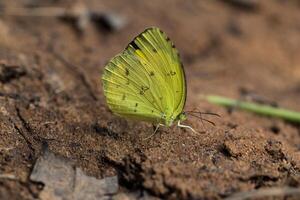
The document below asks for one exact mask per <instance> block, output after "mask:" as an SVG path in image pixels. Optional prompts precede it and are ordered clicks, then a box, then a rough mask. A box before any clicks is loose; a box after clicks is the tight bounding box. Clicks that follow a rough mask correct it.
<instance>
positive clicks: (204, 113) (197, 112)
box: [186, 110, 221, 117]
mask: <svg viewBox="0 0 300 200" xmlns="http://www.w3.org/2000/svg"><path fill="white" fill-rule="evenodd" d="M186 113H196V114H200V115H213V116H217V117H221V115H219V114H217V113H212V112H201V111H198V110H196V111H195V110H191V111H186Z"/></svg>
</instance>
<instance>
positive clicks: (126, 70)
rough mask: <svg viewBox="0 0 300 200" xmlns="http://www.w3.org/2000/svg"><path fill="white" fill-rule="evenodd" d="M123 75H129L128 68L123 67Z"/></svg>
mask: <svg viewBox="0 0 300 200" xmlns="http://www.w3.org/2000/svg"><path fill="white" fill-rule="evenodd" d="M125 75H126V76H128V75H129V69H127V68H125Z"/></svg>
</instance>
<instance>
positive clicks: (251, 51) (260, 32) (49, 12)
mask: <svg viewBox="0 0 300 200" xmlns="http://www.w3.org/2000/svg"><path fill="white" fill-rule="evenodd" d="M299 11H300V1H299V0H266V1H259V0H213V1H210V0H205V1H198V0H188V1H187V0H165V1H160V0H152V1H140V0H110V1H106V0H86V1H83V0H82V1H80V0H44V1H40V0H14V1H6V0H2V1H0V107H1V115H0V116H1V119H0V120H1V121H0V124H1V125H0V127H1V130H0V132H1V138H2V139H1V141H0V150H1V149H2V150H1V152H2V154H1V155H2V158H1V167H0V170H1V171H2V173H9V174H14V175H15V176H16V177H18V180H20V182H17V183H15V182H13V183H12V182H9V181H8V182H7V181H5V180H4V181H2V180H1V179H0V181H1V183H2V184H3V185H5V187H4V188H2V189H1V193H2V195H3V197H15V198H16V199H17V198H25V197H28V198H29V197H30V198H31V197H32V194H34V195H36V196H38V194H39V192H40V190H39V189H38V188H39V186H36V185H35V184H33V183H32V182H31V181H29V180H28V176H29V174H30V172H31V170H32V168H33V166H34V163H35V161H36V159H37V158H38V157H39V156H40V155H41V154H42V152H43V144H45V143H47V145H48V146H49V148H50V149H51V151H53V152H55V153H57V154H59V155H63V156H65V157H67V158H69V159H71V160H73V161H74V162H75V163H76V166H80V167H81V168H82V169H83V171H85V172H86V173H87V174H89V175H92V176H95V177H98V178H101V177H105V176H108V175H113V174H116V171H118V172H120V170H121V168H118V167H116V166H123V165H122V162H121V161H123V159H124V157H126V156H128V154H129V155H133V152H135V153H136V152H137V150H136V149H139V151H138V152H140V151H141V152H143V153H144V154H145V155H147V158H148V159H150V160H151V162H152V164H153V165H156V164H158V163H163V164H165V163H168V162H169V159H170V158H174V160H176V159H179V158H182V160H180V159H179V160H178V161H176V162H178V163H180V166H181V168H180V167H179V168H176V170H178V171H176V170H175V172H173V173H175V174H176V175H177V176H176V177H177V178H178V177H179V178H178V179H176V181H178V182H180V183H182V184H183V185H180V184H179V183H178V182H176V181H175V182H176V184H177V185H176V184H175V183H174V182H172V181H174V180H173V179H172V181H171V182H172V184H173V185H172V184H171V183H170V185H172V187H174V188H173V189H172V190H171V189H170V188H169V189H166V188H168V187H167V186H166V185H163V186H160V185H159V184H158V185H157V184H155V183H157V182H155V181H157V180H156V179H155V178H153V177H152V176H150V175H149V176H150V177H152V178H149V177H148V176H147V173H148V172H149V171H147V172H144V171H143V173H144V174H143V178H144V179H143V181H144V180H148V179H147V178H149V182H146V183H145V182H143V181H141V182H142V183H140V184H141V185H142V188H144V189H145V188H146V189H147V190H148V191H150V193H151V194H155V195H156V196H159V197H165V198H172V197H176V195H178V196H177V197H181V198H183V199H188V197H191V196H192V197H195V198H199V197H207V198H209V197H216V198H221V197H226V196H228V195H229V194H232V193H233V192H234V191H240V190H249V189H253V188H257V187H256V186H257V182H255V181H254V182H255V183H253V182H251V181H250V182H247V183H245V181H242V179H240V178H238V177H237V174H240V173H241V172H240V171H239V172H238V173H237V174H235V172H234V170H233V169H234V168H236V167H237V166H239V167H241V166H240V165H238V164H237V163H235V162H232V163H231V164H232V167H231V168H226V167H228V165H227V164H228V163H227V164H226V162H225V164H224V163H223V161H220V163H219V166H218V167H220V168H221V169H222V170H225V169H226V170H228V173H229V172H230V173H229V174H230V175H228V176H229V178H228V177H227V178H228V179H227V178H224V180H223V179H222V180H219V179H218V178H217V177H219V175H218V173H217V172H215V171H214V172H211V171H210V172H209V173H213V175H212V176H211V177H205V178H204V179H202V178H203V177H202V178H201V179H200V177H198V178H199V179H197V178H195V180H194V179H193V180H194V181H195V182H194V183H195V184H196V185H198V186H197V187H199V188H196V189H195V188H194V189H186V188H185V187H186V185H184V184H185V183H188V182H189V181H190V179H189V178H186V177H190V178H194V177H195V176H194V175H193V173H196V172H195V171H193V170H194V169H195V170H196V169H197V170H198V169H199V168H200V164H199V163H204V162H206V161H207V160H206V159H208V157H209V156H208V155H212V154H213V155H217V158H218V159H221V158H223V157H226V155H227V154H226V153H225V154H224V152H223V151H221V150H220V151H219V150H218V149H220V148H221V147H223V146H224V144H223V141H224V140H225V139H226V138H227V136H226V134H227V132H226V130H227V129H226V128H224V127H227V126H228V127H231V128H233V129H235V128H234V127H237V126H238V125H241V126H243V125H244V124H250V125H246V127H243V130H245V131H246V132H247V131H249V132H250V133H252V132H251V131H254V132H255V134H258V133H259V135H260V136H259V138H258V139H257V140H258V141H262V144H265V143H264V142H266V141H267V140H269V139H270V138H271V139H272V138H273V137H275V136H274V135H272V134H274V132H275V133H276V134H277V135H276V138H277V139H278V140H279V141H280V144H281V143H283V144H285V145H286V146H285V148H286V149H292V150H290V151H289V152H292V153H290V155H294V154H295V155H297V156H298V157H297V158H296V157H295V158H294V157H293V156H291V157H293V158H294V165H293V166H294V168H293V169H294V170H296V169H297V170H298V171H299V168H297V166H298V167H299V164H300V162H299V161H300V158H299V142H300V137H299V127H298V126H293V125H290V124H286V123H284V122H282V121H276V120H275V121H274V120H268V119H262V118H258V117H255V116H253V115H246V116H244V115H240V114H237V115H234V116H231V115H229V114H228V115H227V113H226V112H225V111H224V110H222V109H220V108H217V107H216V106H211V105H209V104H208V103H205V102H203V101H201V99H200V95H201V94H216V95H223V96H226V97H232V98H236V99H243V100H250V101H254V102H260V103H264V104H267V105H272V106H282V107H286V108H289V109H293V110H298V111H300V105H299V100H300V56H299V53H300V37H299V33H300V12H299ZM151 26H156V27H159V28H160V29H162V30H163V31H164V32H166V34H167V35H168V36H169V37H170V38H171V40H172V41H173V43H174V44H175V45H176V48H177V49H178V51H179V52H180V56H181V59H182V62H183V65H184V67H185V71H186V78H187V86H188V98H187V103H186V108H187V109H191V108H195V107H196V108H199V109H200V110H203V111H213V112H216V113H221V114H223V116H222V119H221V122H218V121H217V122H216V123H217V125H218V128H216V129H213V130H210V131H211V132H212V133H211V136H213V135H214V134H213V133H215V134H216V135H217V136H218V137H219V139H215V140H212V141H210V139H211V138H213V137H211V138H210V137H208V135H206V136H201V137H208V138H207V140H205V139H203V138H202V139H201V140H202V141H205V142H207V143H205V144H204V143H203V144H198V146H197V145H196V146H193V145H194V144H193V142H192V141H198V140H196V139H192V138H189V137H190V136H189V135H188V134H186V133H184V134H182V133H181V134H178V135H176V134H175V133H174V136H173V135H172V136H170V134H169V135H167V136H168V137H174V140H172V139H170V138H167V137H164V136H161V137H162V138H159V139H157V140H158V141H154V144H155V142H156V144H157V143H159V145H161V146H159V147H155V148H157V149H156V150H153V151H152V150H149V149H148V146H147V145H146V144H145V142H137V138H135V136H134V134H133V133H136V132H139V133H140V132H143V131H145V130H150V132H151V130H152V129H151V127H150V128H149V126H146V125H136V124H134V123H130V122H129V124H128V123H127V122H126V120H122V119H119V118H117V117H113V116H112V114H111V113H110V112H109V111H108V109H107V106H106V104H105V100H104V96H103V93H102V85H101V81H100V77H101V74H102V71H103V68H104V66H105V64H106V63H107V62H108V61H109V60H110V59H111V58H112V57H113V56H115V55H116V54H118V53H120V52H121V51H122V50H123V49H124V48H125V47H126V46H127V44H128V43H129V42H130V41H131V40H132V39H133V38H134V37H135V36H136V35H138V34H139V33H140V32H142V31H144V30H145V29H146V28H147V27H151ZM191 123H192V125H193V127H196V128H199V129H202V126H201V124H200V125H199V122H198V121H192V122H191ZM274 127H275V128H274ZM124 129H128V130H130V131H129V132H132V134H133V136H132V135H130V134H129V135H128V134H124ZM111 130H112V131H111ZM281 130H284V131H281ZM218 131H219V132H218ZM280 131H281V132H280ZM177 132H178V131H177ZM177 132H176V133H177ZM217 132H218V133H217ZM224 132H226V134H225V133H224ZM278 133H279V134H278ZM20 134H21V135H20ZM253 134H254V133H253ZM183 135H184V136H183ZM216 135H215V136H216ZM250 135H251V134H250ZM182 137H183V138H182ZM249 137H250V136H249ZM251 137H254V136H253V135H252V136H251ZM251 137H250V138H248V139H245V141H249V144H248V143H247V145H248V146H247V145H244V146H242V147H240V146H239V147H237V148H236V149H243V148H246V150H245V152H246V151H248V150H249V149H248V150H247V148H250V146H251V148H252V145H254V144H252V143H251V141H250V140H252V138H251ZM224 138H225V139H224ZM229 138H230V137H229ZM198 139H199V138H198ZM227 139H228V138H227ZM233 140H234V139H233ZM16 141H18V142H17V143H16ZM171 141H173V142H174V143H172V142H171ZM182 141H186V142H188V141H190V147H191V149H190V150H186V151H184V150H182V146H180V145H181V142H182ZM209 141H210V142H209ZM177 143H178V145H179V146H178V149H179V150H178V149H176V148H175V147H174V148H175V150H174V149H173V150H174V151H173V150H172V152H173V153H170V152H169V151H168V150H167V149H168V148H173V147H172V145H173V146H174V144H177ZM154 144H152V142H150V143H149V145H154ZM210 144H211V145H210ZM250 144H251V145H250ZM257 144H260V142H257ZM214 145H215V146H214ZM218 145H219V146H218ZM154 146H155V145H154ZM187 146H188V145H187ZM225 146H226V145H225ZM254 146H255V145H254ZM8 147H9V148H12V149H13V151H11V150H3V149H5V148H8ZM152 147H153V146H152ZM163 147H164V148H163ZM167 147H168V148H167ZM196 147H197V148H196ZM198 147H199V148H198ZM204 147H206V148H204ZM219 147H220V148H219ZM149 148H150V147H149ZM153 148H154V147H153ZM228 148H229V147H228ZM253 148H254V150H253V149H252V150H253V151H257V152H258V154H259V152H260V150H261V151H262V152H261V154H259V156H258V155H253V157H251V156H249V158H248V157H247V158H246V157H245V158H243V159H244V160H243V159H242V160H243V161H242V162H243V163H244V164H245V166H247V167H248V168H247V167H245V168H243V170H245V171H244V172H245V173H250V172H251V173H252V172H253V171H251V170H254V172H256V171H255V170H258V169H264V170H262V171H263V173H265V172H266V171H268V170H269V171H268V174H267V175H266V174H264V176H263V177H266V176H267V177H269V178H270V177H271V178H270V179H268V178H267V179H268V180H273V179H272V177H273V175H272V176H271V175H270V174H274V173H275V172H274V171H272V170H275V171H276V173H279V174H278V177H275V179H276V180H275V181H274V182H272V183H270V181H269V182H268V181H267V182H268V183H265V182H264V181H263V184H261V185H260V186H262V185H263V186H265V185H272V184H274V185H285V184H287V182H288V181H287V180H289V179H288V178H286V177H285V178H286V179H285V178H282V177H283V175H282V174H280V173H281V172H278V171H277V168H279V165H280V166H281V164H282V162H283V161H282V160H280V159H279V158H278V159H279V160H280V161H279V160H277V161H278V162H277V161H276V162H277V164H278V165H277V164H276V165H275V164H274V166H273V165H272V167H270V166H271V164H270V166H269V165H268V166H267V167H266V166H265V165H264V164H263V163H261V164H260V165H259V166H260V167H257V168H256V167H254V168H253V166H256V165H257V164H253V162H252V161H253V159H256V158H257V159H258V158H259V159H260V160H258V161H257V163H259V162H260V161H262V160H264V161H263V162H264V163H268V162H270V163H272V162H275V161H274V160H272V159H273V157H272V158H271V157H268V156H269V155H268V154H266V153H265V150H264V147H263V145H262V148H261V146H257V149H256V147H253ZM280 148H281V147H280ZM199 149H202V150H199ZM177 150H178V151H177ZM231 150H232V149H231ZM231 150H230V148H229V150H228V149H227V150H226V151H229V154H234V153H232V152H234V150H232V151H231ZM252 150H251V151H252ZM156 151H157V152H156ZM165 151H167V152H168V153H166V152H165ZM182 151H183V152H182ZM198 151H201V152H202V153H199V152H198ZM174 152H175V153H174ZM186 152H189V153H186ZM195 152H198V154H195ZM222 152H223V153H222ZM169 153H170V154H169ZM185 153H186V154H185ZM227 153H228V152H227ZM157 155H159V156H157ZM161 155H165V156H166V157H165V158H164V157H162V158H161V157H160V156H161ZM200 155H201V156H200ZM267 155H268V156H267ZM198 156H199V157H198ZM227 156H228V155H227ZM260 156H261V157H260ZM264 156H265V157H264ZM129 157H130V156H129ZM168 157H169V158H168ZM212 157H213V156H212ZM212 157H209V158H212ZM196 158H197V159H196ZM217 158H216V159H215V160H214V161H207V162H212V164H211V165H212V166H216V165H218V162H217V161H216V160H218V159H217ZM130 159H133V158H132V157H130ZM164 159H165V160H164ZM184 159H186V160H185V161H183V160H184ZM247 159H249V160H247ZM112 160H113V161H112ZM174 160H173V161H174ZM221 160H222V159H221ZM225 160H226V159H225ZM266 160H267V161H266ZM131 161H132V160H131ZM132 162H133V161H132ZM135 162H138V161H135ZM135 162H134V163H135ZM174 162H175V161H174ZM276 162H275V163H276ZM288 162H289V161H288ZM111 163H114V164H115V165H113V164H111ZM120 163H121V164H120ZM185 163H191V165H189V166H188V167H187V168H188V169H190V174H188V175H182V174H180V173H179V171H180V169H182V168H184V169H185V168H186V166H185ZM195 163H196V164H195ZM216 163H217V164H216ZM295 163H296V164H295ZM297 163H298V164H297ZM123 164H124V163H123ZM127 164H128V163H127ZM223 164H224V165H223ZM125 165H126V163H125V164H124V166H125ZM170 165H171V164H170ZM172 165H173V164H172ZM195 166H197V167H195ZM209 166H210V165H208V168H207V169H210V168H209ZM295 166H296V167H295ZM163 167H166V168H167V169H168V170H169V169H170V168H169V166H168V165H167V166H163ZM163 167H162V166H160V167H157V168H163ZM189 167H191V168H189ZM116 168H117V170H116ZM154 168H155V167H154ZM246 168H247V170H248V169H249V170H250V172H249V171H247V170H246ZM122 169H123V168H122ZM237 169H238V167H237ZM265 169H268V170H265ZM226 170H225V171H226ZM297 170H296V171H297ZM121 171H122V170H121ZM150 171H151V170H150ZM154 171H155V170H154ZM259 172H261V171H259ZM149 173H150V172H149ZM151 173H152V172H151ZM151 173H150V174H151ZM153 173H158V174H164V173H165V171H164V172H162V171H159V172H157V171H155V172H153ZM197 173H198V172H197ZM197 173H196V174H197ZM203 173H204V171H203ZM205 173H208V172H207V171H206V172H205ZM282 173H283V172H282ZM284 173H287V172H284ZM145 174H146V175H145ZM171 174H172V173H171ZM223 174H225V172H222V175H223ZM254 174H255V173H254ZM166 176H167V175H166ZM274 176H275V175H274ZM129 177H130V176H129ZM131 178H132V177H131ZM172 178H174V177H172ZM298 178H299V177H298ZM298 178H295V182H294V183H295V184H296V185H297V184H298V185H299V179H298ZM153 179H155V181H153V182H151V180H153ZM162 179H163V178H162ZM250 179H251V178H249V180H250ZM126 180H127V179H126ZM133 180H134V182H138V181H136V180H139V181H140V180H141V179H139V178H137V177H135V176H134V178H133ZM159 180H160V181H161V179H159ZM201 180H205V181H206V182H201ZM251 180H252V179H251ZM255 180H256V179H255ZM263 180H265V179H263ZM127 181H128V180H127ZM160 181H158V182H160ZM185 181H186V182H185ZM222 181H223V182H222ZM252 181H253V180H252ZM166 182H168V181H165V184H167V183H166ZM211 182H214V183H215V185H218V184H219V183H220V186H218V187H217V186H215V187H217V189H216V188H214V189H212V188H210V185H211V184H210V183H211ZM129 183H130V181H129ZM221 183H222V184H221ZM228 183H232V185H231V184H228ZM126 184H128V183H127V182H126ZM126 184H125V183H124V182H122V181H121V186H122V187H125V188H128V187H127V186H128V185H126ZM170 185H169V186H170ZM212 185H214V184H212ZM0 187H1V186H0ZM170 187H171V186H170ZM32 188H35V189H32ZM36 188H37V189H36ZM203 188H205V189H203ZM170 190H171V191H170ZM12 191H17V192H16V193H14V192H12ZM203 191H204V192H203ZM207 191H209V192H207ZM175 194H176V195H175ZM5 195H6V196H5ZM34 195H33V196H34ZM172 195H175V196H172ZM189 195H190V196H189ZM30 198H29V199H30Z"/></svg>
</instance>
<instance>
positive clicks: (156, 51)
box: [102, 28, 186, 124]
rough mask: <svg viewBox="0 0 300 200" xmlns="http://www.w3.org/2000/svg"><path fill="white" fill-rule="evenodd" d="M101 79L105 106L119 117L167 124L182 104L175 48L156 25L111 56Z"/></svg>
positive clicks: (182, 86) (183, 92) (181, 77)
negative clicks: (117, 53)
mask: <svg viewBox="0 0 300 200" xmlns="http://www.w3.org/2000/svg"><path fill="white" fill-rule="evenodd" d="M102 80H103V87H104V93H105V96H106V100H107V103H108V106H109V107H110V109H111V110H112V111H113V112H114V113H116V114H118V115H120V116H124V117H129V118H135V119H139V120H144V121H151V122H156V123H165V124H166V122H165V121H168V120H170V118H171V117H173V118H176V117H177V116H178V115H179V114H180V113H181V112H182V110H183V107H184V104H185V99H186V82H185V75H184V70H183V67H182V64H181V62H180V58H179V55H178V51H177V50H176V49H175V47H174V45H173V44H172V42H171V41H170V40H169V39H168V37H167V36H166V34H165V33H163V32H162V31H161V30H160V29H158V28H149V29H146V30H145V31H144V32H143V33H141V34H140V35H138V36H137V37H136V38H135V39H134V40H133V41H132V42H131V43H130V44H129V45H128V47H127V48H126V49H125V50H124V51H123V52H122V53H121V54H119V55H117V56H116V57H114V58H113V59H112V60H111V61H110V62H109V63H108V64H107V66H106V67H105V71H104V74H103V77H102Z"/></svg>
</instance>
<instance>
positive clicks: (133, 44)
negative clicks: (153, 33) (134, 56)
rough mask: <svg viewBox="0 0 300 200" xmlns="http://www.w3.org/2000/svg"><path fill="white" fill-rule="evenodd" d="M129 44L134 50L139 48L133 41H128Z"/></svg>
mask: <svg viewBox="0 0 300 200" xmlns="http://www.w3.org/2000/svg"><path fill="white" fill-rule="evenodd" d="M130 45H131V46H132V47H133V48H134V49H135V50H138V49H140V47H139V46H138V45H137V44H136V43H135V42H134V41H132V42H130Z"/></svg>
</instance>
